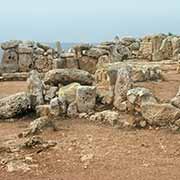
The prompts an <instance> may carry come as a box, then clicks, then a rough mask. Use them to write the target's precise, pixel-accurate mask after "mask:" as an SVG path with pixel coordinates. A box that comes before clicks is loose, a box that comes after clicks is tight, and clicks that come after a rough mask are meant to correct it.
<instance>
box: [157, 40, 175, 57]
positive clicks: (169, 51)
mask: <svg viewBox="0 0 180 180" xmlns="http://www.w3.org/2000/svg"><path fill="white" fill-rule="evenodd" d="M160 51H161V52H162V53H163V59H168V60H169V59H171V57H172V55H173V46H172V42H171V40H170V39H169V38H166V39H164V40H163V41H162V44H161V47H160Z"/></svg>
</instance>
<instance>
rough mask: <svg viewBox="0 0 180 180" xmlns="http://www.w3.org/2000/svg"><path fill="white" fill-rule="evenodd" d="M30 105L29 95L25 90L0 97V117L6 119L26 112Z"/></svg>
mask: <svg viewBox="0 0 180 180" xmlns="http://www.w3.org/2000/svg"><path fill="white" fill-rule="evenodd" d="M30 106H31V101H30V97H29V95H28V94H26V93H25V92H22V93H17V94H14V95H11V96H8V97H5V98H2V99H0V119H8V118H12V117H15V116H17V115H20V114H24V113H26V112H27V111H28V110H29V109H30Z"/></svg>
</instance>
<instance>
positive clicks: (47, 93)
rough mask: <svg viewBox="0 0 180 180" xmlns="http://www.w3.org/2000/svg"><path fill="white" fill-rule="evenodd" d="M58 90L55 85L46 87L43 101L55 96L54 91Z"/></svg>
mask: <svg viewBox="0 0 180 180" xmlns="http://www.w3.org/2000/svg"><path fill="white" fill-rule="evenodd" d="M57 91H58V87H56V86H50V87H49V88H48V89H46V91H45V97H44V99H45V101H48V102H49V101H50V100H51V99H53V98H54V97H55V96H56V93H57Z"/></svg>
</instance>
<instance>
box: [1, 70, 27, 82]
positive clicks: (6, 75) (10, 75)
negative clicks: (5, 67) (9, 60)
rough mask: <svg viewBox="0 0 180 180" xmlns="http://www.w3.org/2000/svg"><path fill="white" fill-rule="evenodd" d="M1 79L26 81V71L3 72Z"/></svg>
mask: <svg viewBox="0 0 180 180" xmlns="http://www.w3.org/2000/svg"><path fill="white" fill-rule="evenodd" d="M2 78H3V81H26V80H27V78H28V73H26V72H23V73H3V74H2Z"/></svg>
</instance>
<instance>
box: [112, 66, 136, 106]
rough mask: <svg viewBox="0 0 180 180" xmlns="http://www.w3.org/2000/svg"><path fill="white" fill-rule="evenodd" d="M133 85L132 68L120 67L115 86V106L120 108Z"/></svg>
mask: <svg viewBox="0 0 180 180" xmlns="http://www.w3.org/2000/svg"><path fill="white" fill-rule="evenodd" d="M132 86H133V82H132V79H131V68H130V67H125V68H121V69H119V70H118V71H117V80H116V83H115V88H114V102H113V105H114V107H116V108H117V109H119V108H120V106H121V103H122V102H123V101H126V100H127V92H128V90H129V89H131V88H132Z"/></svg>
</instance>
